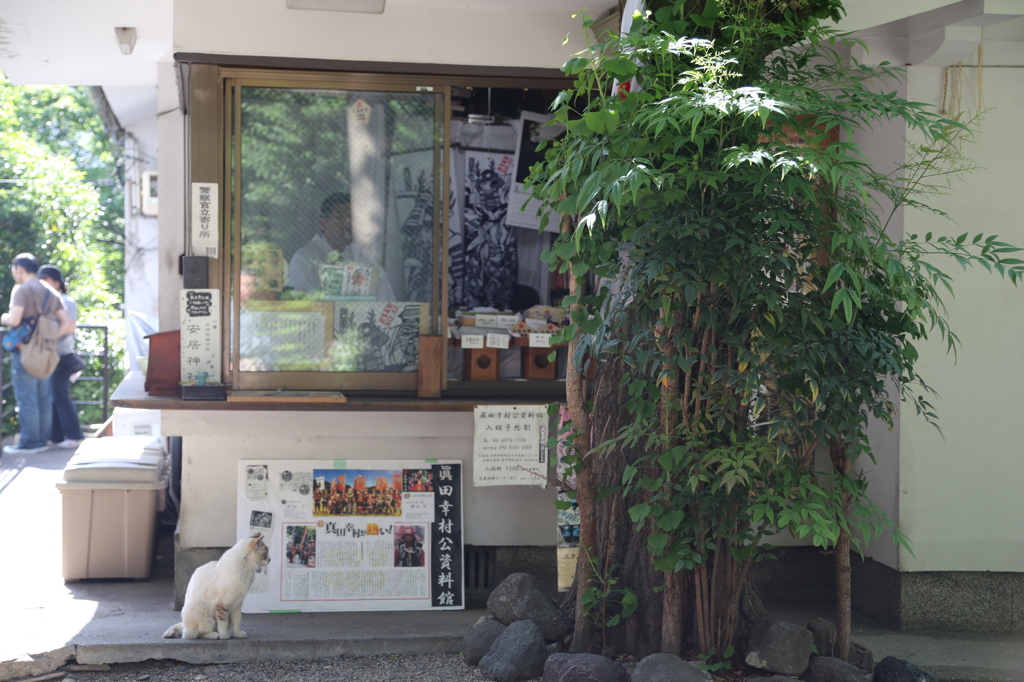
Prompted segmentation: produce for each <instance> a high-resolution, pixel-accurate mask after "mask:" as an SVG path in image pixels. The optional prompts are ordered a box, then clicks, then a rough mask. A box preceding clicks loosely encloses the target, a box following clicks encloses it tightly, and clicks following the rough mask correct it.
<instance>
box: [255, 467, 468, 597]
mask: <svg viewBox="0 0 1024 682" xmlns="http://www.w3.org/2000/svg"><path fill="white" fill-rule="evenodd" d="M237 508H238V517H237V528H238V535H239V537H243V536H246V535H250V534H252V533H254V532H259V533H261V534H263V535H264V536H265V537H266V538H267V545H268V546H269V548H270V558H271V562H270V564H269V565H268V566H266V567H265V568H263V569H261V570H260V571H259V573H258V574H257V575H256V579H255V580H254V582H253V586H252V588H250V590H249V594H248V595H247V596H246V598H245V602H244V604H243V606H242V610H243V611H245V612H246V613H267V612H270V611H282V610H287V611H405V610H423V609H441V610H450V609H462V608H464V589H463V569H462V556H463V554H462V552H463V547H462V463H461V462H459V461H447V460H399V461H390V460H389V461H376V460H361V461H353V460H247V461H243V462H240V463H239V485H238V507H237Z"/></svg>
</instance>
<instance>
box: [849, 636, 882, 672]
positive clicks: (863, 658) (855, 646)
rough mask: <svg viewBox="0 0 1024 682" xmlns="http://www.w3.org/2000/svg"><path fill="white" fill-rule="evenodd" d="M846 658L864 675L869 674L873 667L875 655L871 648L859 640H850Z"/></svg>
mask: <svg viewBox="0 0 1024 682" xmlns="http://www.w3.org/2000/svg"><path fill="white" fill-rule="evenodd" d="M847 660H848V661H849V663H850V664H851V665H853V666H854V667H856V668H857V669H858V670H860V671H861V672H862V673H864V674H866V675H870V674H871V673H872V672H873V671H874V669H875V657H874V655H873V654H872V653H871V649H869V648H867V647H866V646H864V645H863V644H860V643H859V642H854V641H852V640H851V641H850V655H849V656H848V657H847Z"/></svg>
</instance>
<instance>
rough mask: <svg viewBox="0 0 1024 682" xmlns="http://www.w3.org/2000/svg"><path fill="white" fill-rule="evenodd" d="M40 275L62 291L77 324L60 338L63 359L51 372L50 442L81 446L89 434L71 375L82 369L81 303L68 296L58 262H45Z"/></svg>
mask: <svg viewBox="0 0 1024 682" xmlns="http://www.w3.org/2000/svg"><path fill="white" fill-rule="evenodd" d="M39 279H40V280H41V281H42V282H44V283H45V284H49V285H50V286H51V287H53V288H54V289H56V290H57V291H58V292H60V300H61V302H63V303H64V310H66V311H67V313H68V317H70V318H71V322H72V323H73V325H74V326H73V328H72V332H71V333H70V334H65V335H64V336H61V337H60V338H59V339H57V355H59V356H60V363H59V364H58V365H57V369H55V370H54V372H53V374H51V375H50V391H51V393H52V395H53V417H52V419H51V426H50V442H51V443H53V444H54V445H56V446H57V447H58V448H77V447H78V446H79V445H81V443H82V440H83V439H84V438H85V435H84V434H83V433H82V425H81V424H80V423H79V421H78V410H76V409H75V404H74V403H73V402H72V401H71V377H72V375H74V374H76V373H78V372H80V371H82V366H81V365H82V360H81V357H80V356H79V355H78V354H77V353H75V334H74V330H75V329H77V328H78V304H77V303H75V301H74V300H73V299H71V298H69V297H68V287H67V285H66V284H65V283H64V278H63V277H62V276H61V272H60V269H59V268H58V267H57V266H56V265H44V266H42V267H41V268H39Z"/></svg>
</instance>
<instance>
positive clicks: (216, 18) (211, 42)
mask: <svg viewBox="0 0 1024 682" xmlns="http://www.w3.org/2000/svg"><path fill="white" fill-rule="evenodd" d="M577 4H578V6H577ZM614 4H615V3H614V2H612V1H610V0H602V2H600V3H598V5H600V7H597V8H594V9H593V14H594V15H595V16H597V15H598V14H601V15H602V16H603V13H599V12H598V9H603V10H607V9H608V7H611V6H612V5H614ZM558 5H562V6H563V7H566V9H560V8H559V7H558ZM583 5H584V3H566V2H564V1H563V0H551V1H549V2H525V1H523V2H500V3H494V4H493V5H485V6H478V5H474V6H468V5H467V4H457V3H443V4H426V3H409V2H402V1H401V0H399V1H398V2H396V1H395V0H389V1H388V3H387V7H386V10H385V12H384V13H383V14H353V13H349V12H322V11H309V10H290V9H288V8H287V7H286V6H285V2H284V0H220V1H218V2H210V1H209V0H176V1H175V3H174V50H175V52H203V53H212V54H240V55H260V56H275V57H305V58H316V59H341V60H358V61H377V62H413V63H425V64H468V65H489V66H520V67H543V68H558V67H559V66H561V65H562V63H563V62H564V61H565V60H566V59H567V58H568V57H569V56H570V55H571V54H572V53H574V52H576V51H578V50H580V49H583V48H584V47H585V46H586V43H585V41H584V40H583V39H582V38H581V37H580V36H574V37H573V38H571V39H570V41H569V43H568V44H567V45H564V46H563V45H562V41H563V40H564V39H565V36H566V34H567V33H570V32H576V33H582V29H581V28H580V20H579V19H573V18H572V17H571V14H572V13H573V11H575V10H578V9H581V8H582V7H583ZM568 7H571V8H572V9H571V10H570V9H568Z"/></svg>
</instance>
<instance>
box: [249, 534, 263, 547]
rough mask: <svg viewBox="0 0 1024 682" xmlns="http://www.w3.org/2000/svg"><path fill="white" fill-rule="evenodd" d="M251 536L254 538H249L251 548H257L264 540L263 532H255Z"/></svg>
mask: <svg viewBox="0 0 1024 682" xmlns="http://www.w3.org/2000/svg"><path fill="white" fill-rule="evenodd" d="M250 537H251V538H252V539H251V540H249V549H250V550H253V549H256V547H257V546H258V545H259V544H260V543H261V542H263V534H262V533H253V534H252V535H251V536H250Z"/></svg>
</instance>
